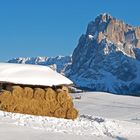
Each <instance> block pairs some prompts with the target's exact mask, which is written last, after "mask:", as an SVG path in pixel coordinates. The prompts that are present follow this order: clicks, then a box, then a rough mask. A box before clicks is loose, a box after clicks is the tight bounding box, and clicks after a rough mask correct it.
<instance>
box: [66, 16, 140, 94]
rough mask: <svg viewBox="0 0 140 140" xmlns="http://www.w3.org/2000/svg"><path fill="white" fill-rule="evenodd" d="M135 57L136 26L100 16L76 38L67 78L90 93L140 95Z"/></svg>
mask: <svg viewBox="0 0 140 140" xmlns="http://www.w3.org/2000/svg"><path fill="white" fill-rule="evenodd" d="M139 54H140V27H133V26H131V25H128V24H125V23H124V22H123V21H121V20H118V19H116V18H114V17H112V16H110V15H109V14H101V15H99V16H97V17H96V18H95V20H94V21H91V22H90V23H89V24H88V27H87V31H86V33H85V34H83V35H82V36H81V37H80V39H79V43H78V45H77V47H76V48H75V50H74V52H73V55H72V65H71V72H70V73H69V77H70V78H71V79H72V80H73V81H74V82H75V83H76V84H77V85H79V86H80V87H85V88H89V89H92V90H98V91H107V92H113V93H124V94H128V93H129V92H135V93H136V92H138V93H139V94H140V88H139V87H140V83H139V81H140V74H139V71H140V61H139V60H140V56H139Z"/></svg>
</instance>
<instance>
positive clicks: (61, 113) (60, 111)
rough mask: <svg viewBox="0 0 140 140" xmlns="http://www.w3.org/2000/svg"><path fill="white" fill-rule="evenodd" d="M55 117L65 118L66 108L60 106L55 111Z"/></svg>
mask: <svg viewBox="0 0 140 140" xmlns="http://www.w3.org/2000/svg"><path fill="white" fill-rule="evenodd" d="M54 117H57V118H65V117H66V110H65V109H64V108H62V107H60V108H58V109H57V110H56V111H55V112H54Z"/></svg>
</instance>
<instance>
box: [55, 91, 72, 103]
mask: <svg viewBox="0 0 140 140" xmlns="http://www.w3.org/2000/svg"><path fill="white" fill-rule="evenodd" d="M67 100H71V97H70V95H69V94H68V93H66V92H64V91H63V92H62V91H61V92H59V93H58V95H57V101H58V102H59V103H60V104H61V105H62V104H63V103H64V102H65V101H67Z"/></svg>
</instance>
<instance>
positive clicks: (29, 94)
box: [22, 87, 34, 99]
mask: <svg viewBox="0 0 140 140" xmlns="http://www.w3.org/2000/svg"><path fill="white" fill-rule="evenodd" d="M33 95H34V90H33V89H32V88H30V87H24V92H23V95H22V97H25V98H28V99H32V98H33Z"/></svg>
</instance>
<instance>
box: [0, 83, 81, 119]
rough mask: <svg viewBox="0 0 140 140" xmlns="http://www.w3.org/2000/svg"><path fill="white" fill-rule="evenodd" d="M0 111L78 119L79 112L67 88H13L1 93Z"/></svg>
mask: <svg viewBox="0 0 140 140" xmlns="http://www.w3.org/2000/svg"><path fill="white" fill-rule="evenodd" d="M0 109H1V110H3V111H8V112H16V113H23V114H32V115H41V116H50V117H57V118H66V119H76V118H77V116H78V111H77V110H76V109H75V108H74V104H73V101H72V98H71V96H70V94H69V92H68V89H67V88H66V87H64V86H63V87H62V88H61V89H60V88H59V89H57V88H56V89H55V90H54V89H53V88H51V87H48V88H39V87H35V88H31V87H25V86H22V87H21V86H12V89H11V91H7V90H3V91H2V92H1V93H0Z"/></svg>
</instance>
